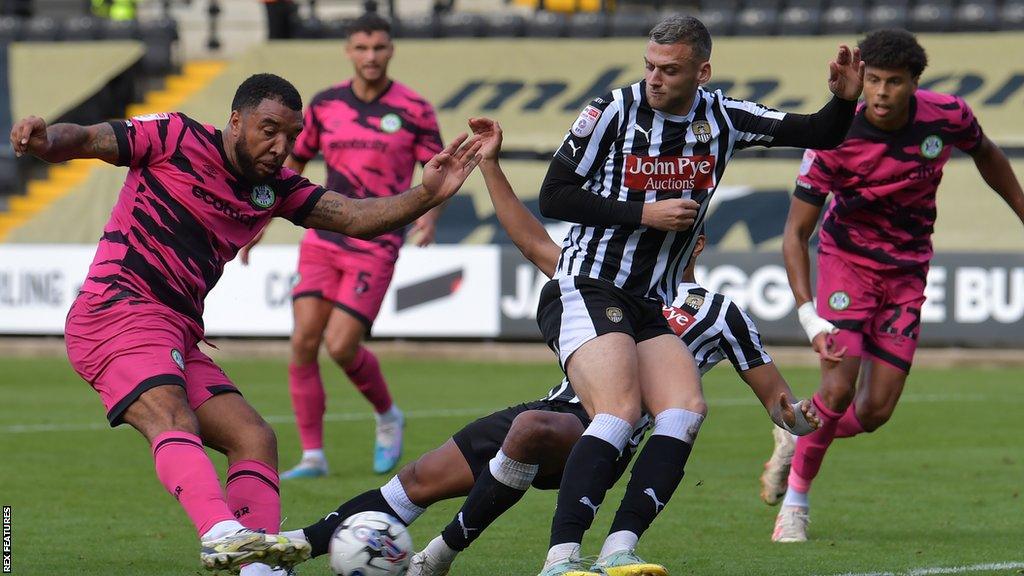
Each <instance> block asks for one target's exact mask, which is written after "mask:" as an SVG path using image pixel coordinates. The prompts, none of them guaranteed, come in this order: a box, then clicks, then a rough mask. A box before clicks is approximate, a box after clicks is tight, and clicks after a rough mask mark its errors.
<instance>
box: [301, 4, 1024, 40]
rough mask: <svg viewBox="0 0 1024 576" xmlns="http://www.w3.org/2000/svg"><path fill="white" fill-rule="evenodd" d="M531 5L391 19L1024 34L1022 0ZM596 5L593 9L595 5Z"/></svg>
mask: <svg viewBox="0 0 1024 576" xmlns="http://www.w3.org/2000/svg"><path fill="white" fill-rule="evenodd" d="M530 1H531V2H533V4H531V5H532V6H536V8H537V9H536V10H534V11H532V12H526V13H524V12H523V11H522V10H508V11H506V10H501V11H495V12H489V13H472V12H460V11H458V6H457V5H456V6H455V7H454V9H453V10H452V11H448V12H445V11H443V10H437V9H435V10H432V11H431V12H427V13H422V14H413V15H408V16H401V17H396V18H395V34H396V36H398V37H402V38H484V37H497V38H515V37H532V38H563V37H565V38H605V37H640V36H643V35H645V34H647V32H648V31H649V30H650V28H651V26H652V25H653V24H654V23H655V22H657V21H658V20H659V19H660V18H661V17H662V16H663V15H664V14H666V13H670V12H683V13H691V14H693V15H695V16H697V17H699V18H701V20H703V21H704V23H705V24H706V25H707V26H708V28H709V29H710V30H711V32H712V34H714V35H716V36H812V35H828V34H859V33H863V32H866V31H868V30H872V29H877V28H907V29H909V30H911V31H913V32H980V31H1004V30H1022V29H1024V0H917V1H913V0H877V1H868V0H695V1H692V2H672V1H668V0H633V1H628V0H627V1H622V0H617V1H615V2H612V1H610V0H605V2H601V3H598V2H596V0H592V1H588V2H584V1H583V0H550V1H548V2H537V1H536V0H530ZM596 6H597V7H600V8H599V9H595V7H596ZM308 12H309V13H310V14H312V15H311V16H306V17H305V18H302V19H301V21H300V23H299V35H300V37H303V38H327V39H334V38H344V37H345V24H346V20H345V19H320V18H317V17H316V10H315V9H312V10H309V11H308Z"/></svg>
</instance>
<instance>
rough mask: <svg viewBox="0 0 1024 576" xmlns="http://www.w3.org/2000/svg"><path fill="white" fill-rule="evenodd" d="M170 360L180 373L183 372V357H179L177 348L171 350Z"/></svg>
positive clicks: (179, 353)
mask: <svg viewBox="0 0 1024 576" xmlns="http://www.w3.org/2000/svg"><path fill="white" fill-rule="evenodd" d="M171 360H174V363H175V364H177V365H178V368H179V369H180V370H181V371H182V372H184V371H185V357H184V356H182V355H181V352H179V351H178V349H177V348H171Z"/></svg>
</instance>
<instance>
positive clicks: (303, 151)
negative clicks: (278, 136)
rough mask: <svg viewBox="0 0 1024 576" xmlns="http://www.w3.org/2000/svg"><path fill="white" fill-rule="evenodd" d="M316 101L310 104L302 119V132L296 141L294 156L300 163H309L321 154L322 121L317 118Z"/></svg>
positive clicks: (293, 150)
mask: <svg viewBox="0 0 1024 576" xmlns="http://www.w3.org/2000/svg"><path fill="white" fill-rule="evenodd" d="M315 104H316V100H314V101H313V102H311V103H310V104H309V107H308V108H306V113H305V115H303V117H302V132H300V133H299V137H298V138H296V139H295V146H294V147H293V148H292V156H294V157H295V159H296V160H299V161H300V162H309V161H310V160H312V159H313V158H316V155H317V153H318V152H320V120H319V119H318V118H317V116H316V106H315Z"/></svg>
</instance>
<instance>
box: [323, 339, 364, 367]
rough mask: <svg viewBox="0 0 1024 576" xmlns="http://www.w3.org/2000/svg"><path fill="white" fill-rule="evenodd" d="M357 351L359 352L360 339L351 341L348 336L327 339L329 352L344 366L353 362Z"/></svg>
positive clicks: (332, 357)
mask: <svg viewBox="0 0 1024 576" xmlns="http://www.w3.org/2000/svg"><path fill="white" fill-rule="evenodd" d="M357 352H359V341H350V340H348V339H346V338H339V339H337V340H334V339H328V340H327V353H328V354H329V355H330V356H331V359H332V360H334V361H335V362H336V363H337V364H338V365H339V366H341V367H343V368H346V367H348V365H349V364H351V363H352V360H354V359H355V357H356V353H357Z"/></svg>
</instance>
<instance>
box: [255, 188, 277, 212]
mask: <svg viewBox="0 0 1024 576" xmlns="http://www.w3.org/2000/svg"><path fill="white" fill-rule="evenodd" d="M252 203H253V205H254V206H256V207H258V208H263V209H267V208H270V207H271V206H273V205H274V189H273V188H271V187H270V186H268V185H266V184H258V185H256V186H253V187H252Z"/></svg>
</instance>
